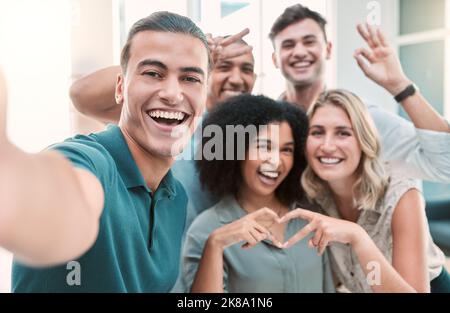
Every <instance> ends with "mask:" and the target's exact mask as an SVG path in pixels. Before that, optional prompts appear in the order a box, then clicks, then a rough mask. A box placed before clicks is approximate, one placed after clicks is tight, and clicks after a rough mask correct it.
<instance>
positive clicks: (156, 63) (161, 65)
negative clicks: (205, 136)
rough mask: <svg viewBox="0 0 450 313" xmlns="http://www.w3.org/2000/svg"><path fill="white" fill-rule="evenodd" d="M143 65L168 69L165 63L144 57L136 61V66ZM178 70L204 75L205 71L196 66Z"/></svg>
mask: <svg viewBox="0 0 450 313" xmlns="http://www.w3.org/2000/svg"><path fill="white" fill-rule="evenodd" d="M143 66H156V67H159V68H160V69H162V70H165V71H167V70H168V69H169V68H168V67H167V65H165V64H164V63H162V62H161V61H158V60H152V59H145V60H142V61H141V62H139V63H138V68H140V67H143ZM180 71H181V72H183V73H188V72H194V73H198V74H200V75H202V76H205V72H204V71H203V70H202V69H201V68H199V67H197V66H186V67H182V68H180Z"/></svg>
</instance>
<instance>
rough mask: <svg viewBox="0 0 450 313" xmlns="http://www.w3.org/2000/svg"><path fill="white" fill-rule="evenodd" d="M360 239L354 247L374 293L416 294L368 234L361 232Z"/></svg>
mask: <svg viewBox="0 0 450 313" xmlns="http://www.w3.org/2000/svg"><path fill="white" fill-rule="evenodd" d="M358 237H359V239H358V240H357V242H356V243H354V244H353V245H352V247H353V250H354V251H355V254H356V255H357V257H358V260H359V263H360V265H361V268H362V270H363V271H364V274H365V277H366V278H367V277H369V279H368V283H369V284H370V287H371V288H372V290H373V291H374V292H416V290H415V289H414V288H413V287H412V286H411V285H409V284H408V283H407V282H406V281H405V280H404V279H403V278H402V277H401V275H400V274H399V273H398V272H397V271H396V270H395V268H394V267H393V266H392V265H391V264H390V263H389V262H388V260H386V258H385V257H384V255H383V254H382V253H381V251H380V250H379V249H378V247H377V246H376V245H375V243H374V242H373V241H372V240H371V238H370V237H369V235H368V234H367V233H365V232H364V233H363V232H361V234H360V235H359V236H358Z"/></svg>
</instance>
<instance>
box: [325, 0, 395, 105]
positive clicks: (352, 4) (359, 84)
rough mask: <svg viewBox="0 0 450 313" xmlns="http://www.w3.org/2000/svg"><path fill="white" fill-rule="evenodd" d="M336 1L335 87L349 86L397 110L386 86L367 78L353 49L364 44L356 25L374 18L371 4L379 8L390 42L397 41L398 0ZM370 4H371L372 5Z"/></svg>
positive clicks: (361, 94) (359, 93)
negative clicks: (385, 89)
mask: <svg viewBox="0 0 450 313" xmlns="http://www.w3.org/2000/svg"><path fill="white" fill-rule="evenodd" d="M334 1H335V2H336V13H337V16H336V27H337V33H336V41H335V42H334V55H333V57H334V58H336V60H337V83H336V87H339V88H347V89H349V90H351V91H353V92H355V93H356V94H358V95H359V96H361V97H363V98H364V99H367V100H370V101H371V102H375V103H378V104H379V105H381V106H383V107H384V108H385V109H387V110H389V111H392V112H395V113H396V112H397V104H396V103H395V101H394V100H393V99H392V96H391V95H390V94H388V93H387V92H386V91H384V89H382V88H381V87H379V86H378V85H376V84H375V83H373V82H372V81H370V80H369V79H367V78H366V77H365V76H364V74H363V73H362V71H361V70H360V69H359V67H358V65H357V64H356V61H355V60H354V58H353V52H354V51H355V50H356V49H357V48H360V47H365V43H364V42H363V40H362V39H361V38H360V36H359V34H358V33H357V31H356V25H357V24H358V23H361V22H363V23H364V22H366V19H367V18H368V16H369V17H372V15H370V14H374V9H368V5H369V4H375V5H376V6H378V7H379V8H380V14H381V15H380V21H381V25H380V27H381V29H382V30H383V31H384V33H385V34H386V36H387V38H388V40H389V41H390V42H391V43H393V44H394V43H395V37H396V33H397V32H396V30H397V24H396V22H397V18H396V16H397V15H396V14H397V13H396V10H397V7H396V2H397V1H395V0H394V1H393V0H378V1H369V0H345V1H344V0H334ZM369 7H370V5H369Z"/></svg>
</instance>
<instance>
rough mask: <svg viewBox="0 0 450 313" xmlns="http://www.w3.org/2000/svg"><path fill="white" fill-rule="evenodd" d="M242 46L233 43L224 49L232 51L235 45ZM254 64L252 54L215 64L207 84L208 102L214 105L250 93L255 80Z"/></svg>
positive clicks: (238, 43) (239, 43)
mask: <svg viewBox="0 0 450 313" xmlns="http://www.w3.org/2000/svg"><path fill="white" fill-rule="evenodd" d="M243 44H244V43H241V42H237V43H233V44H231V45H229V46H227V47H226V48H225V49H231V50H232V49H235V48H236V46H237V45H243ZM254 63H255V60H254V58H253V54H252V53H251V52H248V53H245V54H243V55H240V56H238V57H234V58H229V59H225V60H221V61H219V62H218V63H217V64H215V66H214V69H213V71H212V72H211V77H210V82H209V92H208V97H209V101H210V102H211V103H212V104H213V105H215V104H216V103H217V102H219V101H223V100H226V99H228V98H230V97H233V96H237V95H240V94H242V93H251V92H252V89H253V86H254V84H255V80H256V75H255V72H254Z"/></svg>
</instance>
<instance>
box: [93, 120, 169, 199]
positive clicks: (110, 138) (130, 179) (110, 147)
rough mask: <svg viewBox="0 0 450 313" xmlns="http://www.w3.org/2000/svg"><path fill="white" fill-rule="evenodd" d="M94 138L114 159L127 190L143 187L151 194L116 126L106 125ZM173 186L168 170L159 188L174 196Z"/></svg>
mask: <svg viewBox="0 0 450 313" xmlns="http://www.w3.org/2000/svg"><path fill="white" fill-rule="evenodd" d="M95 137H97V140H98V142H99V143H100V144H101V145H102V146H103V147H104V148H105V149H106V150H107V151H108V152H109V154H110V155H111V156H112V158H113V159H114V161H115V164H116V167H117V170H118V172H119V174H120V176H121V177H122V180H123V182H124V183H125V186H126V187H127V188H128V189H129V188H134V187H143V188H145V189H146V191H147V192H151V190H150V188H148V186H147V184H146V182H145V179H144V177H143V176H142V174H141V171H140V170H139V168H138V166H137V164H136V162H135V160H134V158H133V155H132V154H131V151H130V148H129V147H128V144H127V142H126V140H125V138H124V136H123V134H122V131H121V130H120V128H119V127H118V126H117V125H112V124H110V125H108V126H107V128H106V130H105V131H103V132H100V133H97V134H95ZM174 185H175V179H174V177H173V175H172V171H171V170H169V172H168V173H167V174H166V176H164V178H163V180H162V181H161V184H160V188H161V187H163V188H165V189H167V191H168V192H169V194H171V195H173V196H175V195H176V191H175V187H174ZM158 189H159V188H158Z"/></svg>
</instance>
